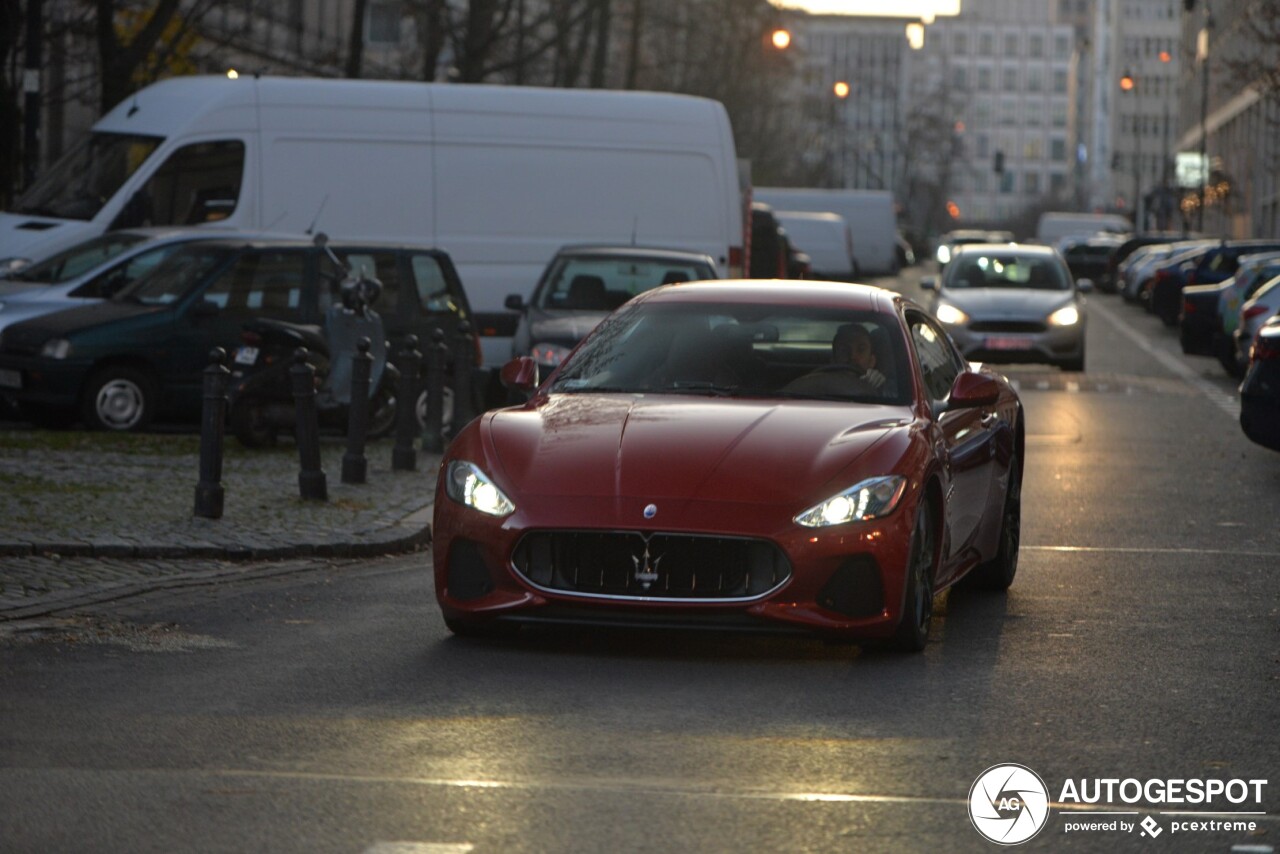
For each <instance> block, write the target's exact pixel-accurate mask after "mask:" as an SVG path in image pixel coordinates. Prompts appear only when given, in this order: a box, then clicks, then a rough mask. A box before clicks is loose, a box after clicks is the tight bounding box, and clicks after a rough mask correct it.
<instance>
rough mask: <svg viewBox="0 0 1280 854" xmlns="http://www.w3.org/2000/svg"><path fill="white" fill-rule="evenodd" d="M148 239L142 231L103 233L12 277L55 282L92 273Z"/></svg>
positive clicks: (22, 280) (40, 282)
mask: <svg viewBox="0 0 1280 854" xmlns="http://www.w3.org/2000/svg"><path fill="white" fill-rule="evenodd" d="M145 239H146V238H145V237H143V236H142V235H141V234H130V233H127V232H112V233H110V234H104V235H102V236H101V237H95V238H94V239H92V240H88V241H85V242H84V243H81V244H79V245H77V246H73V247H71V248H70V249H68V250H66V251H65V252H59V253H58V254H57V255H54V256H53V257H52V258H48V259H46V260H44V261H41V262H40V263H39V264H32V265H31V266H30V267H24V268H23V269H22V270H19V271H18V272H16V273H13V274H11V275H10V276H9V278H10V279H12V280H14V281H16V282H31V283H34V284H42V285H56V284H59V283H60V282H66V281H69V280H71V279H75V278H77V277H79V276H81V275H82V274H84V273H87V272H89V271H90V270H92V269H94V268H95V267H98V266H100V265H101V264H103V263H105V262H107V261H110V260H111V259H112V258H114V257H116V256H117V255H119V254H120V253H121V252H123V251H124V250H126V249H128V248H129V247H130V246H133V245H135V244H137V243H141V242H142V241H143V240H145Z"/></svg>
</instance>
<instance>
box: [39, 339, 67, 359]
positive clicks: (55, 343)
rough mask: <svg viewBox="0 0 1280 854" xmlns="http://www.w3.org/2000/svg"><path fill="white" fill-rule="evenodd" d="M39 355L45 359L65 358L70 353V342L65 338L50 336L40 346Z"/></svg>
mask: <svg viewBox="0 0 1280 854" xmlns="http://www.w3.org/2000/svg"><path fill="white" fill-rule="evenodd" d="M40 355H41V356H43V357H44V358H46V359H65V358H67V356H70V355H71V342H70V341H68V340H67V339H65V338H50V339H49V340H48V341H46V342H44V346H43V347H41V348H40Z"/></svg>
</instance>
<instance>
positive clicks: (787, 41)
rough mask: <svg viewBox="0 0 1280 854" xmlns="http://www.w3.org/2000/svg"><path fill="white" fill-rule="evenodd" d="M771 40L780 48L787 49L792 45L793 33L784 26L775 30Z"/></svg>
mask: <svg viewBox="0 0 1280 854" xmlns="http://www.w3.org/2000/svg"><path fill="white" fill-rule="evenodd" d="M769 40H770V41H771V42H773V46H774V47H776V48H777V49H778V50H786V49H787V48H789V47H791V33H790V32H789V31H788V30H786V29H784V28H782V27H779V28H778V29H776V30H774V31H773V35H771V36H770V37H769Z"/></svg>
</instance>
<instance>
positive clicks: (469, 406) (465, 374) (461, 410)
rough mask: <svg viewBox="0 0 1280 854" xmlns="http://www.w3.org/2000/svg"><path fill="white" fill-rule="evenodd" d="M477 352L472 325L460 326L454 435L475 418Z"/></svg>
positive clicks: (455, 354)
mask: <svg viewBox="0 0 1280 854" xmlns="http://www.w3.org/2000/svg"><path fill="white" fill-rule="evenodd" d="M475 352H476V341H475V338H474V337H473V336H472V334H471V324H470V323H467V321H465V320H464V321H462V322H461V323H459V324H458V340H457V342H456V343H455V344H454V348H453V435H455V436H457V435H458V434H459V433H461V432H462V428H463V427H466V426H467V423H468V422H469V421H470V420H471V419H472V418H474V417H475V411H474V410H475V407H474V405H473V403H472V400H471V367H472V360H473V357H474V356H475Z"/></svg>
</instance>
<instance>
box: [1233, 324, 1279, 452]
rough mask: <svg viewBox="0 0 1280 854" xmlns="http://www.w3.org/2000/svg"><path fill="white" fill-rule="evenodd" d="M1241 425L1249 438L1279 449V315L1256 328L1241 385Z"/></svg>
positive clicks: (1273, 448) (1267, 446)
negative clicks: (1247, 365) (1256, 331)
mask: <svg viewBox="0 0 1280 854" xmlns="http://www.w3.org/2000/svg"><path fill="white" fill-rule="evenodd" d="M1240 428H1241V429H1242V430H1244V434H1245V435H1246V436H1248V437H1249V439H1250V440H1251V441H1254V442H1256V443H1258V444H1259V445H1262V446H1263V447H1266V448H1271V449H1272V450H1273V451H1280V317H1273V318H1271V319H1270V320H1268V321H1267V322H1266V324H1264V325H1263V326H1262V328H1261V329H1259V330H1258V334H1257V337H1255V338H1254V340H1253V344H1252V346H1251V347H1250V350H1249V369H1248V371H1246V373H1245V375H1244V382H1243V383H1241V384H1240Z"/></svg>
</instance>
